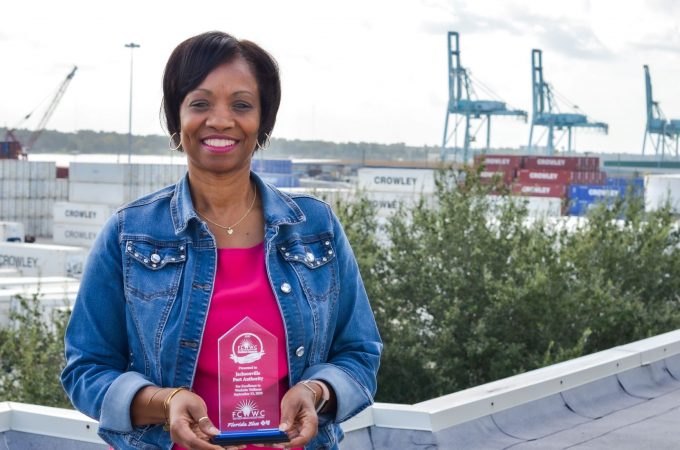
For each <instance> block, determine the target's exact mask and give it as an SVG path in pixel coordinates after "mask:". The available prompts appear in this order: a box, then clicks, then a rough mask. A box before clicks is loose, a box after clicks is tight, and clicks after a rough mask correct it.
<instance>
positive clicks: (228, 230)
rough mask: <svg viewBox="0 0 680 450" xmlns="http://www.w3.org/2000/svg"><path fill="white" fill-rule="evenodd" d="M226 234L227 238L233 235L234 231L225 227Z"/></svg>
mask: <svg viewBox="0 0 680 450" xmlns="http://www.w3.org/2000/svg"><path fill="white" fill-rule="evenodd" d="M227 234H228V235H229V236H231V235H232V234H234V229H233V228H231V227H227Z"/></svg>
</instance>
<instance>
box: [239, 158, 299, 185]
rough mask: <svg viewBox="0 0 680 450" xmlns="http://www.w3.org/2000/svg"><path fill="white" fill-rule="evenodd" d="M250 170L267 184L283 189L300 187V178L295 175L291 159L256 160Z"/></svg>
mask: <svg viewBox="0 0 680 450" xmlns="http://www.w3.org/2000/svg"><path fill="white" fill-rule="evenodd" d="M250 168H251V169H252V170H253V172H257V174H258V175H259V176H260V177H261V178H262V179H263V180H264V181H266V182H267V183H271V184H273V185H274V186H277V187H281V188H294V187H299V186H300V178H299V177H298V176H297V175H294V174H293V161H291V160H290V159H260V158H254V159H253V160H252V162H251V165H250Z"/></svg>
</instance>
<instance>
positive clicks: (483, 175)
mask: <svg viewBox="0 0 680 450" xmlns="http://www.w3.org/2000/svg"><path fill="white" fill-rule="evenodd" d="M494 177H498V178H500V180H501V181H502V182H503V183H505V184H510V183H511V182H512V180H513V179H514V178H515V169H508V168H505V169H493V170H483V171H481V172H480V173H479V178H480V182H481V183H482V184H491V183H492V182H493V179H494Z"/></svg>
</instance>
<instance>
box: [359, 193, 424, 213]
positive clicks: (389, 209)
mask: <svg viewBox="0 0 680 450" xmlns="http://www.w3.org/2000/svg"><path fill="white" fill-rule="evenodd" d="M366 198H367V199H368V201H369V202H370V203H371V205H373V207H374V208H375V211H376V215H377V216H378V217H390V216H392V215H393V214H394V213H396V212H397V211H398V210H399V208H400V207H403V208H406V209H412V208H413V207H414V206H415V205H416V204H417V203H418V202H419V201H420V200H421V198H425V200H426V201H427V200H429V199H431V198H432V196H430V195H427V194H425V195H420V194H411V193H402V192H379V191H366Z"/></svg>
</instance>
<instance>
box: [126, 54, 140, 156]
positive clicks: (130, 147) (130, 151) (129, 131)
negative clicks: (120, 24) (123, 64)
mask: <svg viewBox="0 0 680 450" xmlns="http://www.w3.org/2000/svg"><path fill="white" fill-rule="evenodd" d="M125 47H126V48H129V49H130V114H129V121H128V164H130V162H131V160H132V55H133V53H134V50H135V49H136V48H139V44H135V43H134V42H130V43H129V44H125Z"/></svg>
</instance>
